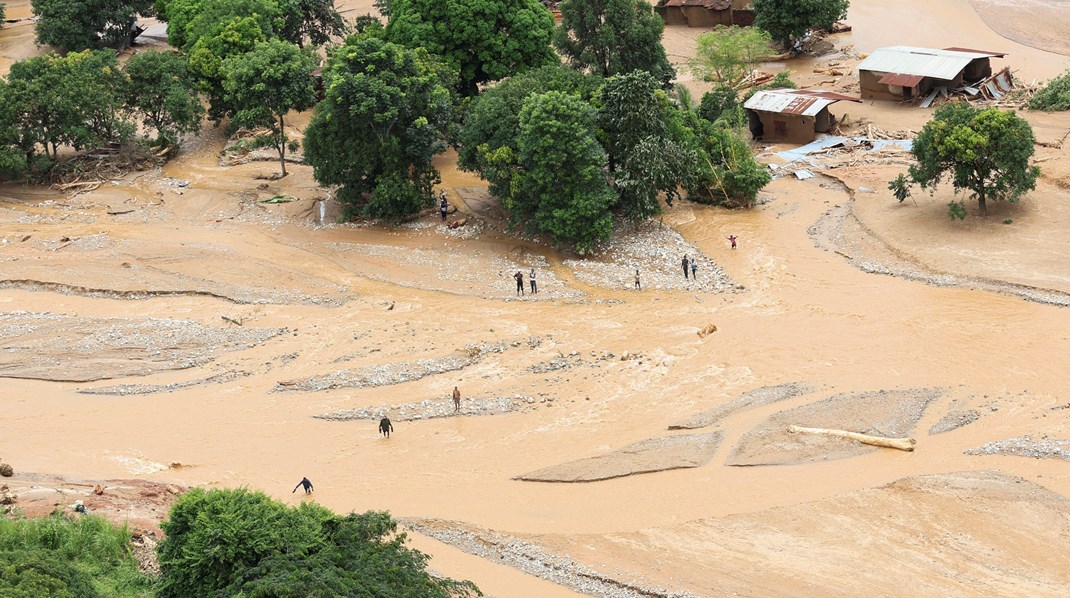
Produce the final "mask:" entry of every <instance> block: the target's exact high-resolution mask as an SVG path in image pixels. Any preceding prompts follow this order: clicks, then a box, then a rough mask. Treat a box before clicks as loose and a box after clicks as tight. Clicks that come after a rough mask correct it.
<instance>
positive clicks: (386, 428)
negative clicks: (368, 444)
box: [379, 417, 394, 438]
mask: <svg viewBox="0 0 1070 598" xmlns="http://www.w3.org/2000/svg"><path fill="white" fill-rule="evenodd" d="M393 431H394V424H392V423H390V418H389V417H384V418H383V419H381V420H379V433H380V434H382V435H383V436H386V437H387V438H390V433H391V432H393Z"/></svg>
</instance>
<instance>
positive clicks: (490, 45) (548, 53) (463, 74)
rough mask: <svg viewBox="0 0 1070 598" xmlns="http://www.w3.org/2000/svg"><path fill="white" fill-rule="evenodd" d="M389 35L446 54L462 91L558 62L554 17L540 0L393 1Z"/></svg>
mask: <svg viewBox="0 0 1070 598" xmlns="http://www.w3.org/2000/svg"><path fill="white" fill-rule="evenodd" d="M388 12H389V18H390V20H389V21H388V22H387V25H386V36H387V39H389V40H390V41H392V42H395V43H399V44H402V45H405V46H409V47H413V48H416V47H421V48H425V49H427V51H428V52H430V53H432V54H436V55H438V56H441V57H443V58H444V59H445V60H446V61H447V62H449V63H450V64H452V65H454V66H455V67H456V68H457V69H458V71H459V72H460V77H459V81H458V83H459V85H460V89H461V91H462V93H464V94H465V95H468V96H472V95H475V94H476V93H477V91H478V85H479V84H480V83H485V82H487V81H497V80H499V79H504V78H505V77H508V76H510V75H513V74H516V73H519V72H521V71H524V70H526V69H529V68H532V67H538V66H542V65H544V64H549V63H550V62H552V61H554V60H556V57H555V56H554V53H553V50H551V49H550V40H551V37H552V36H553V29H554V19H553V16H552V15H551V14H550V11H549V10H547V9H546V7H545V6H543V4H542V2H540V1H539V0H391V1H390V2H389V7H388Z"/></svg>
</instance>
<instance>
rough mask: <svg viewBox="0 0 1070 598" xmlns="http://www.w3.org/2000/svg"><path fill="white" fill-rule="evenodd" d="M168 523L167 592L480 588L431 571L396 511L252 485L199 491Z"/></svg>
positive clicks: (431, 592)
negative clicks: (357, 510)
mask: <svg viewBox="0 0 1070 598" xmlns="http://www.w3.org/2000/svg"><path fill="white" fill-rule="evenodd" d="M164 530H165V531H166V532H167V538H166V539H165V540H164V542H163V543H162V544H161V545H160V547H159V556H160V566H161V572H162V574H161V578H160V583H159V591H158V595H159V596H160V597H161V598H167V597H185V596H250V597H251V596H295V597H296V596H300V597H302V598H330V597H334V596H367V597H369V598H373V597H382V598H393V597H412V598H424V597H427V598H450V597H451V596H467V595H471V594H473V593H474V594H479V591H478V589H477V588H476V587H475V586H474V585H472V584H471V583H470V582H457V581H454V580H450V579H443V578H437V577H432V576H431V575H429V574H428V573H427V572H426V565H427V556H426V555H424V554H422V553H420V552H418V551H416V550H413V549H410V548H408V547H406V546H405V534H398V533H397V524H396V522H394V520H393V519H391V517H390V515H389V514H387V513H376V512H368V513H364V514H361V515H357V514H350V515H348V516H345V517H339V516H337V515H334V514H333V513H331V512H330V511H328V510H326V509H324V508H322V507H319V506H316V505H314V504H311V503H305V504H302V505H301V506H300V507H297V508H290V507H287V506H286V505H284V504H282V503H280V502H278V501H274V500H272V499H270V498H268V497H267V496H265V495H264V494H262V493H259V492H249V491H247V490H244V489H238V490H212V491H209V492H205V491H203V490H192V491H190V492H188V493H186V494H184V495H183V496H182V497H180V498H179V500H178V502H176V503H175V505H174V506H173V507H172V509H171V517H170V520H169V521H167V522H165V523H164Z"/></svg>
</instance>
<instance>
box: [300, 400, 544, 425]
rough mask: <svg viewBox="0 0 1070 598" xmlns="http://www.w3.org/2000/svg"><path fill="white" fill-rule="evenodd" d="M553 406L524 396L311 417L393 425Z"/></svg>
mask: <svg viewBox="0 0 1070 598" xmlns="http://www.w3.org/2000/svg"><path fill="white" fill-rule="evenodd" d="M552 402H553V399H552V398H539V399H536V398H535V397H530V396H523V395H515V396H512V397H485V398H481V397H469V398H467V399H461V408H460V409H454V407H453V399H449V398H442V399H425V400H423V401H418V402H415V403H402V404H398V405H376V406H373V407H362V408H359V409H344V410H341V411H332V412H330V413H324V414H323V415H316V416H314V417H316V418H317V419H326V420H331V421H350V420H363V419H372V420H375V419H380V418H383V417H389V418H390V419H392V420H394V421H411V420H420V419H437V418H441V417H459V416H468V415H500V414H502V413H510V412H515V411H529V410H531V409H534V408H535V404H536V403H552Z"/></svg>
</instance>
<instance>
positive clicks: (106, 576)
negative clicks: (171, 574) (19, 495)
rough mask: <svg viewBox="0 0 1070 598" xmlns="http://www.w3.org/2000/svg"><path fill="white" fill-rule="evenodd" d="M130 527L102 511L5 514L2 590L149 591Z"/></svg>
mask: <svg viewBox="0 0 1070 598" xmlns="http://www.w3.org/2000/svg"><path fill="white" fill-rule="evenodd" d="M152 586H153V581H152V579H151V578H149V577H148V576H146V575H143V574H142V573H140V572H139V571H138V566H137V561H136V560H135V559H134V557H133V555H132V554H131V549H130V533H129V532H128V531H127V529H126V528H125V527H115V526H113V525H111V524H110V523H109V522H108V521H106V520H105V519H103V518H101V517H96V516H93V515H88V516H80V517H77V518H75V519H71V518H68V517H66V516H64V515H60V514H56V515H52V516H50V517H45V518H42V519H21V518H13V517H10V516H5V517H0V596H5V597H11V598H22V597H25V598H38V597H40V596H55V597H64V596H69V597H70V598H91V597H94V596H150V595H151V590H152Z"/></svg>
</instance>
